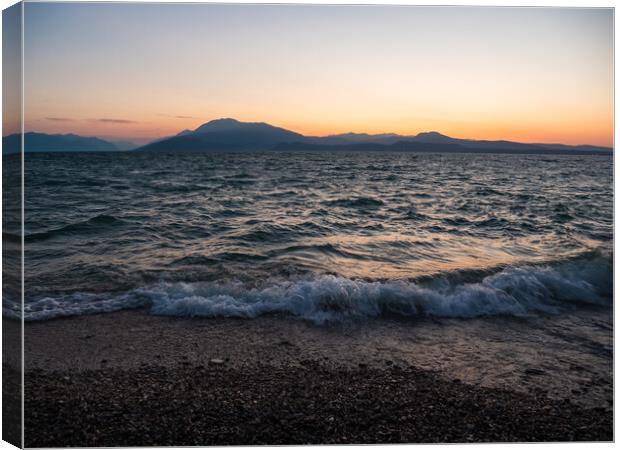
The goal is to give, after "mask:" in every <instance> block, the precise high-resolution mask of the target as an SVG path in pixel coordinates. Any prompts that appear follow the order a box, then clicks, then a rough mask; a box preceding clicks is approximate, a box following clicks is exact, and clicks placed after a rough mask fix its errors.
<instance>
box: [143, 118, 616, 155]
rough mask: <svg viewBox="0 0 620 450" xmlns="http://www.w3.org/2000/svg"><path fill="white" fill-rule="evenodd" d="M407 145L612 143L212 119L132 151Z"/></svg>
mask: <svg viewBox="0 0 620 450" xmlns="http://www.w3.org/2000/svg"><path fill="white" fill-rule="evenodd" d="M253 150H261V151H265V150H274V151H330V152H333V151H350V152H355V151H411V152H449V153H517V154H610V153H611V152H612V149H610V148H606V147H595V146H587V145H581V146H570V145H563V144H524V143H521V142H511V141H502V140H498V141H488V140H473V139H458V138H453V137H450V136H446V135H443V134H441V133H439V132H437V131H429V132H424V133H419V134H417V135H415V136H402V135H399V134H395V133H382V134H366V133H343V134H334V135H329V136H304V135H302V134H299V133H295V132H293V131H289V130H285V129H284V128H278V127H274V126H272V125H269V124H266V123H247V122H240V121H238V120H235V119H217V120H212V121H210V122H207V123H205V124H203V125H201V126H199V127H198V128H196V129H195V130H184V131H181V132H180V133H179V134H177V135H176V136H173V137H169V138H164V139H160V140H158V141H154V142H151V143H150V144H147V145H145V146H143V147H140V148H138V149H137V151H146V152H174V153H179V152H209V151H253Z"/></svg>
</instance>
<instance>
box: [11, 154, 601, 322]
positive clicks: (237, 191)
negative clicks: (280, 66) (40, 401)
mask: <svg viewBox="0 0 620 450" xmlns="http://www.w3.org/2000/svg"><path fill="white" fill-rule="evenodd" d="M612 165H613V161H612V158H611V157H606V156H553V157H550V156H541V155H528V156H523V155H474V154H464V155H456V154H443V155H440V154H413V153H390V154H387V153H356V154H340V153H339V154H328V153H314V154H307V153H289V154H284V153H240V154H193V155H160V154H158V155H154V154H140V153H91V154H84V153H81V154H78V153H67V154H29V155H27V157H26V165H25V167H26V169H25V184H26V200H25V206H26V213H25V220H26V223H25V272H26V279H25V285H26V298H25V302H26V304H25V318H26V320H44V319H50V318H55V317H60V316H67V315H79V314H88V313H95V312H107V311H114V310H118V309H124V308H136V307H147V308H150V310H151V312H152V313H153V314H163V315H172V316H204V317H213V316H232V317H246V318H251V317H256V316H259V315H262V314H272V313H277V314H282V315H284V316H288V317H292V318H301V319H306V320H310V321H313V322H316V323H324V322H333V321H342V320H367V319H368V318H373V317H380V316H390V317H392V316H397V317H403V318H409V317H417V316H421V315H423V316H435V317H451V318H471V317H477V316H497V315H501V316H519V317H526V318H527V317H539V316H541V315H561V314H564V313H569V312H574V311H581V310H588V309H592V308H594V309H597V311H600V310H601V308H602V309H604V310H605V309H607V308H610V306H611V304H612V291H613V281H612V247H613V170H612ZM17 226H18V223H10V222H9V223H5V232H4V240H5V242H6V243H8V245H10V244H11V242H18V241H19V237H18V228H17ZM5 245H6V244H5ZM17 300H18V299H16V298H15V296H12V295H11V293H10V292H6V293H5V295H4V299H3V307H4V308H3V309H4V314H5V315H8V316H11V315H15V314H16V311H18V310H19V303H18V301H17Z"/></svg>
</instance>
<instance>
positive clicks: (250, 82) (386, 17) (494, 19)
mask: <svg viewBox="0 0 620 450" xmlns="http://www.w3.org/2000/svg"><path fill="white" fill-rule="evenodd" d="M24 16H25V22H24V35H25V38H24V83H25V99H24V107H25V117H26V120H25V122H26V123H25V128H26V130H33V131H40V132H47V133H66V132H73V133H76V134H81V135H89V136H99V137H103V138H107V139H128V140H132V141H134V142H136V143H142V142H146V141H149V140H152V139H155V138H159V137H163V136H169V135H172V134H176V133H178V132H179V131H181V130H183V129H193V128H196V127H197V126H199V125H200V124H202V123H204V122H207V121H209V120H212V119H216V118H221V117H232V118H236V119H238V120H242V121H250V122H268V123H270V124H272V125H277V126H280V127H284V128H288V129H291V130H294V131H297V132H300V133H303V134H307V135H327V134H335V133H343V132H349V131H354V132H366V133H381V132H394V133H400V134H407V135H410V134H416V133H418V132H422V131H431V130H433V131H439V132H441V133H444V134H447V135H450V136H453V137H463V138H473V139H509V140H516V141H522V142H557V143H567V144H595V145H605V146H612V144H613V11H612V10H611V9H577V8H562V9H560V8H506V7H504V8H489V7H486V8H485V7H476V8H474V7H420V6H417V7H407V6H324V5H240V4H237V5H205V4H112V3H109V4H105V3H103V4H102V3H96V4H92V3H91V4H88V3H26V4H25V13H24ZM11 131H14V130H10V129H5V130H4V134H8V132H11Z"/></svg>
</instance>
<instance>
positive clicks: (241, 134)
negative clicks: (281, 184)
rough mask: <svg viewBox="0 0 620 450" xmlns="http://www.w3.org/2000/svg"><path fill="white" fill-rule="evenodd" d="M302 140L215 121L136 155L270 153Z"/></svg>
mask: <svg viewBox="0 0 620 450" xmlns="http://www.w3.org/2000/svg"><path fill="white" fill-rule="evenodd" d="M305 139H306V137H305V136H303V135H302V134H299V133H295V132H293V131H289V130H285V129H284V128H278V127H274V126H273V125H269V124H266V123H262V122H261V123H250V122H239V121H238V120H235V119H217V120H212V121H210V122H207V123H205V124H203V125H201V126H199V127H198V128H196V129H195V130H193V131H189V130H185V131H182V132H181V133H179V134H177V135H176V136H173V137H171V138H168V139H162V140H159V141H155V142H151V143H150V144H147V145H145V146H143V147H141V148H139V149H137V150H138V151H149V152H200V151H247V150H271V149H272V148H273V147H275V146H276V145H278V144H281V143H283V142H301V141H304V140H305Z"/></svg>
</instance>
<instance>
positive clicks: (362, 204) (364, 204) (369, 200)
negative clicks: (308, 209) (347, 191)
mask: <svg viewBox="0 0 620 450" xmlns="http://www.w3.org/2000/svg"><path fill="white" fill-rule="evenodd" d="M324 204H325V205H328V206H339V207H345V208H378V207H380V206H383V205H384V202H383V200H380V199H378V198H373V197H353V198H341V199H336V200H329V201H326V202H324Z"/></svg>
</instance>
